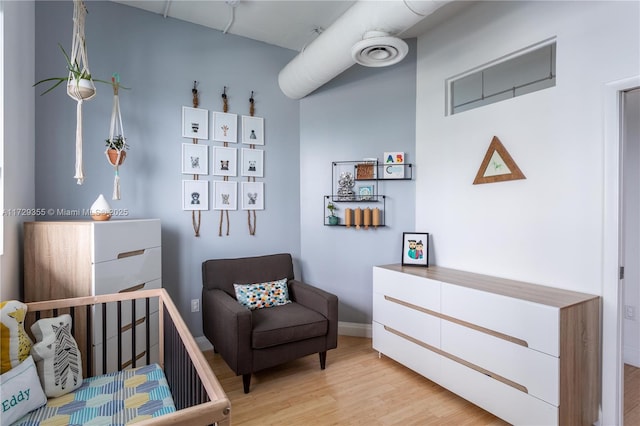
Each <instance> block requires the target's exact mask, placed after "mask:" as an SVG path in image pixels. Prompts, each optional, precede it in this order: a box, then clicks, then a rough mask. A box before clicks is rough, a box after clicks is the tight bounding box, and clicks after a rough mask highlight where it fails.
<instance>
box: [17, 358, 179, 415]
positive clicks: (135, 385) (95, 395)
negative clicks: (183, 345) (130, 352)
mask: <svg viewBox="0 0 640 426" xmlns="http://www.w3.org/2000/svg"><path fill="white" fill-rule="evenodd" d="M175 411H176V409H175V405H174V403H173V398H172V397H171V391H170V390H169V386H168V384H167V379H166V378H165V376H164V372H163V371H162V369H161V368H160V366H159V365H158V364H152V365H147V366H144V367H139V368H134V369H130V370H124V371H118V372H115V373H109V374H105V375H102V376H96V377H90V378H88V379H85V380H84V382H83V383H82V386H80V387H79V388H78V389H76V390H75V391H74V392H71V393H68V394H66V395H63V396H61V397H58V398H51V399H49V400H48V401H47V404H46V405H45V406H43V407H40V408H39V409H37V410H35V411H32V412H31V413H29V414H27V415H25V416H24V417H22V418H21V419H19V420H18V421H17V422H16V423H15V424H14V426H18V425H20V426H35V425H40V424H42V425H45V424H46V425H124V424H127V423H134V422H139V421H142V420H147V419H151V418H153V417H158V416H161V415H163V414H167V413H173V412H175Z"/></svg>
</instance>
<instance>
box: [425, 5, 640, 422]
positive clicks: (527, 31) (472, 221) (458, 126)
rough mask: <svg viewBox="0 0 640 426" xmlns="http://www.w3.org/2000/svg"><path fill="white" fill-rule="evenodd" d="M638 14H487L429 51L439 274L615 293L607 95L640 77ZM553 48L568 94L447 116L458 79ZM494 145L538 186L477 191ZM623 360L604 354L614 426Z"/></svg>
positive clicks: (448, 27) (619, 10)
mask: <svg viewBox="0 0 640 426" xmlns="http://www.w3.org/2000/svg"><path fill="white" fill-rule="evenodd" d="M639 14H640V3H638V2H479V3H478V4H476V5H474V6H472V7H471V8H469V9H468V10H466V11H465V12H464V13H463V14H461V15H460V16H458V17H456V18H455V19H454V20H452V21H450V22H447V23H446V24H444V25H442V26H440V27H439V28H436V29H435V30H433V31H431V32H430V33H427V34H425V35H423V36H422V37H420V38H419V39H418V70H417V79H418V84H417V88H418V98H417V111H416V114H417V117H418V120H417V125H416V134H417V135H418V137H417V140H416V141H417V147H416V156H417V161H418V163H420V164H423V167H421V168H420V169H419V170H418V181H417V197H416V198H417V202H416V209H417V210H418V211H419V210H423V211H425V214H423V215H421V216H417V221H416V225H417V228H421V229H426V230H428V231H429V232H431V233H432V234H433V248H434V256H435V263H437V264H440V265H443V266H450V267H455V268H459V269H466V270H470V271H476V272H480V273H486V274H491V275H497V276H503V277H508V278H515V279H521V280H525V281H530V282H534V283H540V284H546V285H550V286H556V287H563V288H569V289H574V290H579V291H583V292H588V293H593V294H603V292H605V288H604V282H603V269H604V268H603V262H604V259H610V257H611V253H609V252H607V253H605V252H604V251H603V245H604V244H605V241H604V239H605V236H604V234H603V228H604V226H605V225H606V224H605V222H604V221H605V210H604V207H606V206H604V195H603V190H604V178H605V177H604V159H603V158H604V153H605V144H604V134H605V127H604V105H605V94H607V93H608V92H607V89H606V87H605V83H608V82H613V81H616V80H621V79H625V78H630V77H634V76H637V75H639V74H640V57H639V56H640V27H639V26H638V16H639ZM550 37H557V86H556V87H555V88H550V89H547V90H544V91H541V92H537V93H534V94H529V95H526V96H522V97H519V98H515V99H511V100H508V101H504V102H501V103H497V104H493V105H489V106H487V107H484V108H480V109H476V110H473V111H468V112H465V113H462V114H459V115H455V116H451V117H445V116H444V105H445V100H444V80H445V79H446V78H449V77H451V76H454V75H456V74H458V73H461V72H463V71H466V70H468V69H470V68H472V67H475V66H478V65H481V64H484V63H486V62H489V61H491V60H494V59H496V58H499V57H501V56H503V55H506V54H509V53H511V52H513V51H516V50H518V49H521V48H523V47H525V46H528V45H531V44H533V43H536V42H539V41H541V40H545V39H548V38H550ZM494 135H496V136H498V137H499V138H500V139H501V140H502V142H503V143H504V144H505V146H506V148H507V149H508V151H509V152H510V153H511V155H512V156H513V158H514V159H515V161H516V162H517V163H518V165H519V166H520V168H521V169H522V171H523V172H524V174H525V175H526V176H527V179H526V180H519V181H511V182H503V183H494V184H485V185H478V186H474V185H472V184H471V182H472V181H473V178H474V176H475V173H476V172H477V170H478V167H479V165H480V162H481V160H482V158H483V155H484V153H485V150H486V149H487V146H488V144H489V141H490V140H491V138H492V137H493V136H494ZM607 152H608V151H607ZM608 191H611V188H609V189H608ZM430 206H436V207H435V208H434V207H431V208H430ZM609 207H611V205H610V204H609ZM609 220H611V219H609ZM608 238H609V239H610V238H613V237H612V236H610V235H609V236H608ZM605 256H606V258H605ZM608 261H609V260H608ZM608 271H609V272H610V270H609V269H608ZM607 284H608V285H611V283H610V282H609V281H607ZM608 293H610V292H608ZM613 303H615V302H614V301H613V300H604V301H603V304H604V307H605V311H611V309H612V308H611V307H609V305H611V304H613ZM605 313H606V312H605ZM607 318H608V317H605V318H604V319H605V324H604V325H605V327H606V328H605V336H604V337H605V338H607V340H606V342H609V343H611V340H612V338H611V336H615V335H616V330H612V329H611V328H612V327H613V328H615V322H612V321H611V319H610V318H609V319H607ZM612 324H613V325H612ZM616 350H617V348H616V345H615V342H614V343H612V344H605V345H603V351H604V352H603V411H602V419H601V420H602V424H604V425H612V424H616V423H617V422H618V421H617V419H618V411H617V410H618V404H619V402H620V395H619V394H618V388H617V385H616V382H617V380H618V379H619V377H616V368H617V367H616V362H617V358H616ZM617 383H619V382H617Z"/></svg>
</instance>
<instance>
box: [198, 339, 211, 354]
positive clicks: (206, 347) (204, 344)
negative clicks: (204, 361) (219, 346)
mask: <svg viewBox="0 0 640 426" xmlns="http://www.w3.org/2000/svg"><path fill="white" fill-rule="evenodd" d="M195 339H196V343H197V344H198V347H199V348H200V350H201V351H202V352H204V351H212V350H213V345H212V344H211V342H210V341H209V339H207V338H206V337H204V336H198V337H196V338H195Z"/></svg>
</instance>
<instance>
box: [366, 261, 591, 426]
mask: <svg viewBox="0 0 640 426" xmlns="http://www.w3.org/2000/svg"><path fill="white" fill-rule="evenodd" d="M599 335H600V298H599V297H598V296H594V295H590V294H584V293H578V292H573V291H567V290H562V289H557V288H552V287H545V286H540V285H535V284H529V283H523V282H519V281H513V280H507V279H501V278H495V277H490V276H486V275H480V274H474V273H469V272H463V271H457V270H453V269H447V268H441V267H437V266H430V267H428V268H423V267H416V266H401V265H385V266H376V267H374V268H373V348H374V349H375V350H377V351H378V352H380V353H381V354H384V355H387V356H389V357H390V358H393V359H394V360H396V361H398V362H399V363H401V364H403V365H405V366H407V367H409V368H411V369H412V370H414V371H416V372H418V373H420V374H421V375H423V376H425V377H427V378H428V379H430V380H432V381H434V382H436V383H438V384H439V385H441V386H443V387H445V388H447V389H449V390H451V391H452V392H454V393H456V394H458V395H460V396H461V397H463V398H465V399H467V400H469V401H471V402H473V403H474V404H476V405H478V406H480V407H482V408H484V409H485V410H487V411H489V412H491V413H493V414H495V415H496V416H498V417H500V418H502V419H504V420H506V421H507V422H509V423H512V424H518V425H558V424H560V425H591V424H593V423H594V422H596V421H597V420H598V405H599V401H600V388H601V387H600V373H599V372H600V367H599V363H600V352H601V350H600V338H599Z"/></svg>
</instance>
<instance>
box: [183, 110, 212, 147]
mask: <svg viewBox="0 0 640 426" xmlns="http://www.w3.org/2000/svg"><path fill="white" fill-rule="evenodd" d="M182 137H183V138H191V139H209V110H206V109H202V108H191V107H186V106H183V107H182Z"/></svg>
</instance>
